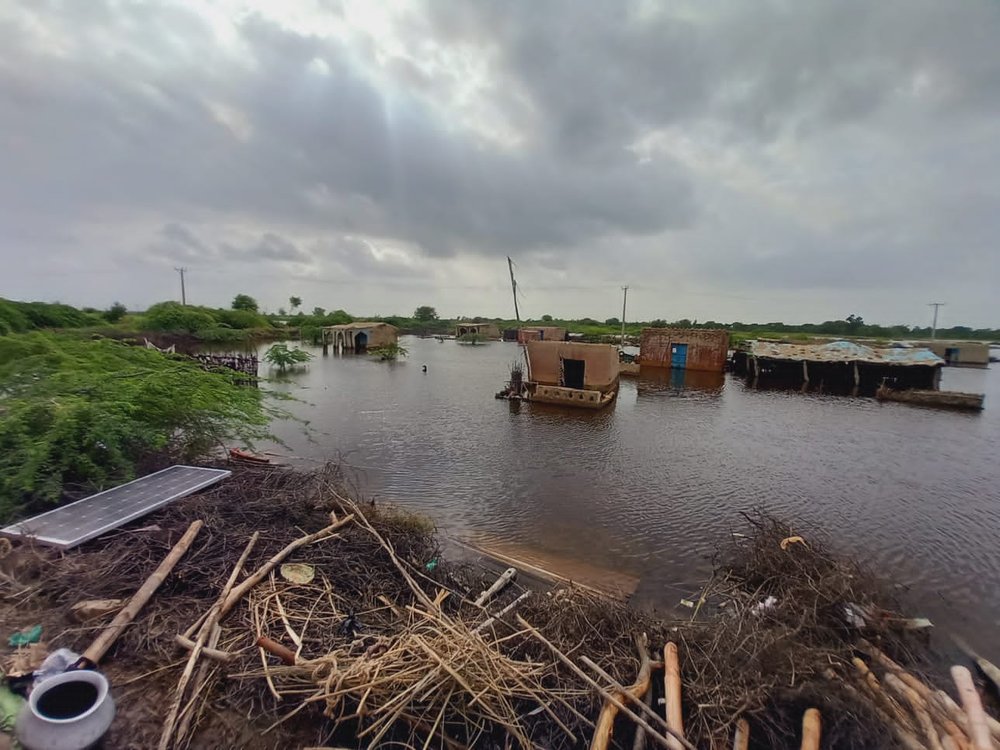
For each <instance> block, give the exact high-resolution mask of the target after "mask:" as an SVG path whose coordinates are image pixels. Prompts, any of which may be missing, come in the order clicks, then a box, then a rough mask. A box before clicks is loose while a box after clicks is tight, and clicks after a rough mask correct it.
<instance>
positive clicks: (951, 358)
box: [917, 339, 990, 367]
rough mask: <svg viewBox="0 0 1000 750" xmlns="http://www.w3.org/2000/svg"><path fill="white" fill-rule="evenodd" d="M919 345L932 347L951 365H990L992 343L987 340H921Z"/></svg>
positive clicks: (931, 348)
mask: <svg viewBox="0 0 1000 750" xmlns="http://www.w3.org/2000/svg"><path fill="white" fill-rule="evenodd" d="M917 346H922V347H925V348H927V349H930V350H931V351H932V352H934V353H935V354H936V355H938V356H939V357H940V358H941V359H943V360H944V363H945V364H946V365H948V366H949V367H989V366H990V345H989V344H987V343H986V342H985V341H941V340H938V339H935V340H934V341H921V342H919V343H918V344H917Z"/></svg>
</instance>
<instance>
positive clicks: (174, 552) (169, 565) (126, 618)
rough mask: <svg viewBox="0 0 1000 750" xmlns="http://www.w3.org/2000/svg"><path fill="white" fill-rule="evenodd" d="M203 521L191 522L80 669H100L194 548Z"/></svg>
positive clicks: (89, 651)
mask: <svg viewBox="0 0 1000 750" xmlns="http://www.w3.org/2000/svg"><path fill="white" fill-rule="evenodd" d="M203 525H204V524H203V522H202V521H201V520H198V521H192V522H191V525H190V526H188V528H187V531H185V532H184V536H182V537H181V538H180V540H179V541H178V542H177V544H175V545H174V546H173V549H171V550H170V553H169V554H168V555H167V556H166V557H165V558H164V559H163V562H161V563H160V564H159V566H158V567H157V568H156V570H154V571H153V573H152V575H150V576H149V578H147V579H146V582H145V583H143V584H142V586H141V587H140V588H139V590H138V591H136V592H135V593H134V594H133V595H132V598H131V599H129V600H128V604H126V605H125V606H124V607H122V608H121V611H119V612H118V614H117V615H116V616H115V619H114V620H112V621H111V624H110V625H108V626H107V627H106V628H105V629H104V630H103V631H102V632H101V634H100V635H99V636H97V638H96V639H95V640H94V642H93V643H91V644H90V647H89V648H88V649H87V650H86V651H84V652H83V655H82V656H81V657H80V659H79V662H78V664H80V665H81V666H83V665H87V666H97V665H98V664H99V663H100V661H101V659H103V658H104V655H105V654H106V653H107V652H108V649H110V648H111V647H112V646H113V645H114V642H115V641H116V640H118V636H120V635H121V633H122V631H123V630H124V629H125V626H126V625H128V624H129V623H130V622H132V620H134V619H135V616H136V615H137V614H139V610H140V609H142V608H143V606H145V604H146V602H148V601H149V600H150V599H151V598H152V596H153V594H154V593H156V590H157V589H158V588H159V587H160V584H162V583H163V581H164V579H166V577H167V576H168V575H170V571H172V570H173V569H174V567H175V566H176V565H177V563H178V562H179V561H180V559H181V558H182V557H184V553H185V552H187V551H188V549H190V548H191V543H192V542H194V538H195V537H196V536H198V532H199V531H201V527H202V526H203Z"/></svg>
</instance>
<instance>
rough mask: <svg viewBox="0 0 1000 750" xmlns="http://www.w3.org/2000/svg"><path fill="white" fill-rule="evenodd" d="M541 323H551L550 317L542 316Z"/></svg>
mask: <svg viewBox="0 0 1000 750" xmlns="http://www.w3.org/2000/svg"><path fill="white" fill-rule="evenodd" d="M542 322H543V323H551V322H552V316H551V315H543V316H542Z"/></svg>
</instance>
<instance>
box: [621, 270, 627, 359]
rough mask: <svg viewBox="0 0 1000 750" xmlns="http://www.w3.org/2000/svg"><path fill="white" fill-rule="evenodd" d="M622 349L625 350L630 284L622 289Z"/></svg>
mask: <svg viewBox="0 0 1000 750" xmlns="http://www.w3.org/2000/svg"><path fill="white" fill-rule="evenodd" d="M622 292H623V295H622V343H621V347H622V349H624V348H625V305H626V304H627V303H628V284H626V285H625V286H623V287H622Z"/></svg>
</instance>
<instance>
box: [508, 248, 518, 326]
mask: <svg viewBox="0 0 1000 750" xmlns="http://www.w3.org/2000/svg"><path fill="white" fill-rule="evenodd" d="M507 268H509V269H510V289H511V291H512V292H513V293H514V317H515V318H517V322H518V323H520V322H521V313H519V312H518V310H517V282H516V281H514V261H512V260H511V259H510V256H509V255H508V256H507Z"/></svg>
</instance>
